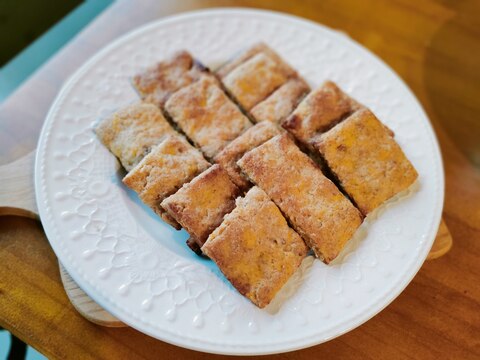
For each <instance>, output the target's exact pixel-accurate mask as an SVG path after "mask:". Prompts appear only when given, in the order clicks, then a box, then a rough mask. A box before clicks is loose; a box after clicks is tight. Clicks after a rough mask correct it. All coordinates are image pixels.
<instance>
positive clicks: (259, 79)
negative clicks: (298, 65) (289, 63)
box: [222, 53, 288, 111]
mask: <svg viewBox="0 0 480 360" xmlns="http://www.w3.org/2000/svg"><path fill="white" fill-rule="evenodd" d="M287 79H288V74H286V73H285V72H284V71H283V69H282V68H281V67H280V66H279V65H278V64H277V63H276V62H275V61H274V60H273V59H271V58H270V57H268V56H267V55H266V54H265V53H259V54H257V55H255V56H253V57H251V58H250V59H248V60H247V61H245V62H244V63H242V64H241V65H239V66H238V67H236V68H235V69H233V70H232V71H231V72H230V73H229V74H228V75H227V76H225V77H224V78H223V79H222V80H223V85H224V86H225V88H226V89H227V90H228V92H229V93H230V94H231V95H232V96H233V97H234V98H235V100H236V101H237V102H238V103H239V104H240V106H242V108H243V109H245V110H247V111H249V110H250V109H252V108H253V107H254V106H255V105H257V104H258V103H259V102H261V101H262V100H265V99H266V98H267V97H268V96H269V95H270V94H271V93H272V92H273V91H275V89H277V88H278V87H279V86H280V85H282V84H283V83H285V82H286V81H287Z"/></svg>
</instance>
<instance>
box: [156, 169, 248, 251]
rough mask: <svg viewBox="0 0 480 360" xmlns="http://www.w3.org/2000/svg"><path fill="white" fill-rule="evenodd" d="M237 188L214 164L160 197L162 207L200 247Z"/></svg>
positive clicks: (229, 206)
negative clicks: (171, 192) (163, 196)
mask: <svg viewBox="0 0 480 360" xmlns="http://www.w3.org/2000/svg"><path fill="white" fill-rule="evenodd" d="M239 194H240V191H239V189H238V188H237V187H236V186H235V184H234V183H233V182H232V181H231V180H230V178H229V177H228V174H227V172H226V171H225V170H223V169H222V167H221V166H220V165H218V164H215V165H213V166H212V167H210V168H209V169H207V170H205V171H204V172H203V173H201V174H200V175H198V176H197V177H195V178H194V179H193V180H192V181H190V182H189V183H187V184H185V185H183V187H182V188H181V189H180V190H178V191H177V192H176V193H175V194H173V195H171V196H169V197H168V198H166V199H165V200H163V201H162V204H161V205H162V207H163V208H164V209H165V210H166V211H167V213H168V214H169V215H170V216H171V217H172V218H174V219H175V220H176V221H177V222H178V223H179V224H180V225H182V227H184V228H185V230H187V232H188V233H189V234H190V236H191V237H192V238H193V239H194V240H195V241H196V242H197V244H198V245H199V246H200V247H201V246H202V245H203V244H204V242H205V241H206V240H207V237H208V235H209V234H210V233H211V232H212V231H213V230H214V229H215V228H216V227H217V226H218V225H220V224H221V222H222V220H223V216H224V215H225V214H227V213H229V212H230V211H232V209H233V208H234V206H235V198H236V197H237V196H238V195H239Z"/></svg>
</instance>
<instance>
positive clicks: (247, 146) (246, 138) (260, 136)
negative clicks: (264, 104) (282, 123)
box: [214, 121, 284, 191]
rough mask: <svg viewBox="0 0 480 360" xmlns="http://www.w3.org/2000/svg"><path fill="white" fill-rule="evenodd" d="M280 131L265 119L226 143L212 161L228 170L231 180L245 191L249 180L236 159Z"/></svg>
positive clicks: (248, 185)
mask: <svg viewBox="0 0 480 360" xmlns="http://www.w3.org/2000/svg"><path fill="white" fill-rule="evenodd" d="M281 131H284V130H280V129H279V128H278V127H277V126H276V125H274V124H272V123H270V122H268V121H265V122H261V123H258V124H257V125H255V126H253V127H251V128H250V129H248V130H247V131H245V132H244V133H243V134H242V135H240V136H239V137H237V138H236V139H235V140H233V141H232V142H231V143H230V144H228V145H227V146H226V147H225V148H224V149H223V150H222V151H221V152H220V153H219V154H217V156H215V158H214V161H215V162H216V163H217V164H220V165H222V167H223V168H224V169H225V170H226V171H227V172H228V175H229V176H230V178H231V179H232V181H233V182H234V183H235V185H237V186H238V187H239V188H240V189H241V190H243V191H245V190H247V189H248V188H249V187H250V184H251V183H250V181H248V179H247V178H246V177H245V176H244V175H243V174H242V173H241V170H240V168H239V167H238V165H237V161H238V160H239V159H240V158H241V157H242V156H243V154H245V153H246V152H247V151H249V150H252V149H253V148H255V147H257V146H259V145H261V144H263V143H264V142H265V141H267V140H268V139H271V138H272V137H274V136H276V135H279V134H280V133H281Z"/></svg>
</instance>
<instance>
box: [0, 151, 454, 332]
mask: <svg viewBox="0 0 480 360" xmlns="http://www.w3.org/2000/svg"><path fill="white" fill-rule="evenodd" d="M34 163H35V151H33V152H31V153H30V154H28V155H26V156H24V157H22V158H20V159H18V160H16V161H14V162H12V163H10V164H7V165H3V166H0V179H2V187H1V189H0V216H1V215H17V216H25V217H29V218H34V219H39V217H38V209H37V204H36V201H35V186H34V177H33V176H34ZM451 247H452V237H451V235H450V232H449V230H448V228H447V226H446V225H445V222H444V221H443V219H442V221H441V223H440V227H439V229H438V232H437V237H436V239H435V242H434V243H433V246H432V249H431V250H430V253H429V254H428V257H427V259H428V260H432V259H436V258H438V257H440V256H442V255H444V254H445V253H447V252H448V251H449V250H450V248H451ZM59 267H60V275H61V279H62V282H63V286H64V288H65V292H66V293H67V296H68V298H69V299H70V301H71V303H72V304H73V306H74V307H75V309H76V310H77V311H78V312H79V313H80V314H81V315H82V316H83V317H85V318H86V319H87V320H89V321H91V322H93V323H95V324H98V325H102V326H109V327H123V326H126V325H125V324H124V323H122V322H121V321H120V320H118V319H117V318H115V317H114V316H113V315H111V314H110V313H108V312H107V311H105V310H104V309H103V308H102V307H100V306H99V305H98V304H97V303H95V302H94V301H93V300H92V299H91V298H90V297H89V296H88V295H87V294H86V293H85V292H84V291H83V290H82V289H81V288H80V287H79V286H78V285H77V283H75V281H74V280H73V279H72V278H71V276H70V275H69V274H68V272H67V271H66V270H65V268H64V267H63V266H62V264H60V263H59Z"/></svg>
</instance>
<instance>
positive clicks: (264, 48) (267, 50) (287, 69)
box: [216, 42, 297, 78]
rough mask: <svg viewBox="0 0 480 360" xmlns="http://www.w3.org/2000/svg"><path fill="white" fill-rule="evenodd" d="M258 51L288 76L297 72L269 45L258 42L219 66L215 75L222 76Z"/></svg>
mask: <svg viewBox="0 0 480 360" xmlns="http://www.w3.org/2000/svg"><path fill="white" fill-rule="evenodd" d="M260 53H263V54H265V55H267V56H268V57H269V58H270V59H272V60H273V61H275V62H276V63H277V65H278V66H279V67H280V68H281V69H282V72H283V73H285V74H286V75H287V76H288V77H294V76H296V75H297V72H296V71H295V70H294V69H293V68H292V67H291V66H290V65H289V64H287V63H286V62H285V61H284V60H283V59H282V58H281V57H280V55H278V54H277V53H276V52H275V51H274V50H273V49H272V48H271V47H269V46H268V45H267V44H265V43H263V42H259V43H256V44H254V45H252V46H251V47H249V48H248V49H246V50H244V51H243V52H241V53H240V54H239V55H238V56H237V57H235V58H234V59H232V60H230V61H229V62H227V63H226V64H225V65H223V66H222V67H220V69H218V70H217V71H216V74H217V76H218V77H220V78H224V77H225V76H226V75H227V74H229V73H230V72H231V71H232V70H233V69H235V68H237V67H238V66H239V65H241V64H243V63H244V62H246V61H247V60H249V59H250V58H252V57H254V56H255V55H257V54H260Z"/></svg>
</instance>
